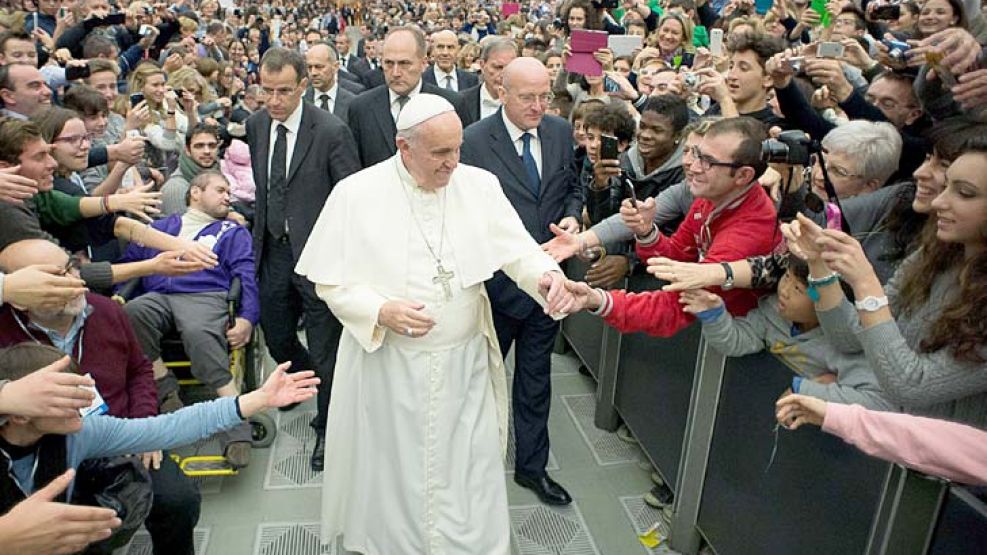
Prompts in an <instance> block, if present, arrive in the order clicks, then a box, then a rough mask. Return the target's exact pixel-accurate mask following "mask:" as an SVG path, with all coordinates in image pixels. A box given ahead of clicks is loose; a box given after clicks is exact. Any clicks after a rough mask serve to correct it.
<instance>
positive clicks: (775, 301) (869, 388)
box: [680, 256, 899, 411]
mask: <svg viewBox="0 0 987 555" xmlns="http://www.w3.org/2000/svg"><path fill="white" fill-rule="evenodd" d="M808 275H809V270H808V267H807V266H806V264H805V262H803V261H802V260H801V259H799V258H797V257H794V256H793V257H790V259H789V268H788V271H787V272H786V273H785V275H784V277H782V279H781V282H779V284H778V293H777V294H776V295H770V296H766V297H762V298H761V300H760V302H759V303H758V307H757V308H755V309H754V310H752V311H750V312H748V313H747V315H746V316H744V317H742V318H734V317H732V316H731V315H730V313H729V312H727V311H726V310H725V309H724V308H723V301H722V300H721V299H720V298H719V297H718V296H717V295H714V294H712V293H709V292H707V291H705V290H701V289H699V290H692V291H686V292H684V293H682V296H681V301H680V302H682V303H683V304H684V305H685V307H684V310H686V311H687V312H691V313H693V314H695V315H696V316H697V317H698V318H699V320H700V321H701V322H702V327H703V337H704V338H705V339H706V341H708V342H709V343H710V344H711V345H712V346H713V348H715V349H716V350H718V351H720V352H721V353H723V354H725V355H727V356H744V355H748V354H752V353H756V352H759V351H761V350H764V349H767V350H768V351H769V352H771V353H773V354H774V355H776V356H777V357H778V358H780V359H781V360H782V361H783V362H785V363H786V364H787V365H788V366H789V367H791V368H792V369H793V370H795V372H796V373H798V375H797V376H795V377H794V378H792V387H791V389H792V392H794V393H800V394H802V395H810V396H812V397H817V398H819V399H823V400H825V401H832V402H836V403H842V404H857V405H862V406H864V407H866V408H869V409H875V410H882V411H898V410H899V408H898V407H897V406H895V405H894V404H893V403H892V402H891V401H890V400H889V399H888V397H887V396H886V395H885V394H884V392H883V390H882V389H881V387H880V385H879V384H878V381H877V378H876V377H875V376H874V372H873V371H872V370H871V368H870V363H869V362H868V360H867V357H866V356H865V355H864V352H863V350H862V349H858V350H855V351H839V350H837V349H835V348H834V346H833V344H832V343H831V342H830V340H829V338H827V336H826V334H825V332H824V330H823V329H822V328H821V327H819V321H818V319H817V318H816V314H815V308H814V306H813V303H812V299H811V298H810V297H809V294H808V292H807V279H808Z"/></svg>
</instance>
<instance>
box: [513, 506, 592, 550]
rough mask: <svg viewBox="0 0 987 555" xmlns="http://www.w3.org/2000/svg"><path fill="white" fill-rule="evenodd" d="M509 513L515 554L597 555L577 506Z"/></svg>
mask: <svg viewBox="0 0 987 555" xmlns="http://www.w3.org/2000/svg"><path fill="white" fill-rule="evenodd" d="M510 511H511V539H512V541H513V545H514V550H515V552H516V553H518V555H600V551H599V550H598V549H597V548H596V543H595V542H594V541H593V536H592V535H591V534H590V531H589V527H588V526H586V521H585V520H584V519H583V515H582V513H580V512H579V506H578V505H577V504H576V503H573V504H572V505H569V506H567V507H548V506H546V505H522V506H514V507H511V508H510Z"/></svg>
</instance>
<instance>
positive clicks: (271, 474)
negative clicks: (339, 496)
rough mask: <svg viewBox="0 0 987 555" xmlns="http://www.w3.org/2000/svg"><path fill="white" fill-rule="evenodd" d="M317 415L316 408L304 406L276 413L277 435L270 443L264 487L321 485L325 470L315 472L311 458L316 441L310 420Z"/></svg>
mask: <svg viewBox="0 0 987 555" xmlns="http://www.w3.org/2000/svg"><path fill="white" fill-rule="evenodd" d="M314 416H315V411H314V410H309V411H303V410H301V408H298V409H295V410H293V411H291V412H278V413H277V416H275V421H276V422H277V425H278V437H276V438H275V439H274V445H273V446H271V457H270V458H269V459H268V464H267V473H266V475H265V477H264V489H268V490H275V489H297V488H320V487H322V473H321V472H313V471H312V467H311V464H310V462H309V460H310V457H311V456H312V449H313V447H314V444H315V431H314V430H312V427H311V426H310V425H309V422H311V421H312V417H314Z"/></svg>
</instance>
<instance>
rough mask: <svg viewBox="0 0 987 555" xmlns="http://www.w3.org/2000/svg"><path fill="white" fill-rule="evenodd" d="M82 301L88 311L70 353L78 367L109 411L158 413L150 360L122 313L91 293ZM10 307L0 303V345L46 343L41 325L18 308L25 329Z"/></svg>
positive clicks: (141, 414) (134, 415)
mask: <svg viewBox="0 0 987 555" xmlns="http://www.w3.org/2000/svg"><path fill="white" fill-rule="evenodd" d="M86 301H87V302H88V303H89V306H90V307H91V308H92V312H91V313H90V314H89V316H88V317H87V318H86V323H85V325H84V326H83V328H82V333H81V334H80V337H79V339H77V340H76V342H75V343H76V344H75V345H74V348H73V349H72V353H71V356H72V357H73V358H74V359H75V361H76V363H78V364H79V372H80V373H81V374H90V375H91V376H92V378H93V380H94V381H95V382H96V388H97V389H98V390H99V394H100V395H102V396H103V400H104V401H106V404H107V405H109V408H110V410H109V412H110V414H112V415H114V416H119V417H121V418H143V417H145V416H154V415H155V414H157V413H158V394H157V386H155V384H154V375H153V373H152V371H151V361H149V360H147V357H146V356H144V351H143V350H142V349H141V346H140V343H138V342H137V337H136V336H135V335H134V330H133V328H131V326H130V320H129V319H128V318H127V314H126V313H125V312H124V311H123V309H122V308H120V305H118V304H116V303H115V302H113V301H111V300H110V299H108V298H106V297H103V296H100V295H96V294H94V293H86ZM14 310H15V309H14V308H12V307H11V306H10V305H4V306H3V307H2V308H0V348H2V347H10V346H11V345H16V344H18V343H24V342H35V341H36V342H38V343H42V344H44V345H52V342H51V340H49V339H48V336H47V335H46V334H45V333H44V332H43V331H41V330H36V329H33V328H32V327H30V326H29V325H28V322H29V318H28V315H27V314H25V313H23V312H19V313H17V317H19V318H20V321H21V323H23V324H24V326H25V327H27V329H28V331H29V332H30V333H28V332H25V331H24V328H22V327H21V325H20V324H18V323H17V319H16V318H15V316H14V315H15V312H14ZM80 342H81V345H80V344H79V343H80Z"/></svg>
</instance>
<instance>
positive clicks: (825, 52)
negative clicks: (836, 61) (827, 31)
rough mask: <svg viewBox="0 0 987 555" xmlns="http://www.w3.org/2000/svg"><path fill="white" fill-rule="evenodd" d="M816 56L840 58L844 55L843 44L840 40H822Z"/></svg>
mask: <svg viewBox="0 0 987 555" xmlns="http://www.w3.org/2000/svg"><path fill="white" fill-rule="evenodd" d="M816 56H818V57H820V58H840V57H842V56H843V45H842V44H840V43H838V42H820V43H819V47H818V48H816Z"/></svg>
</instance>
